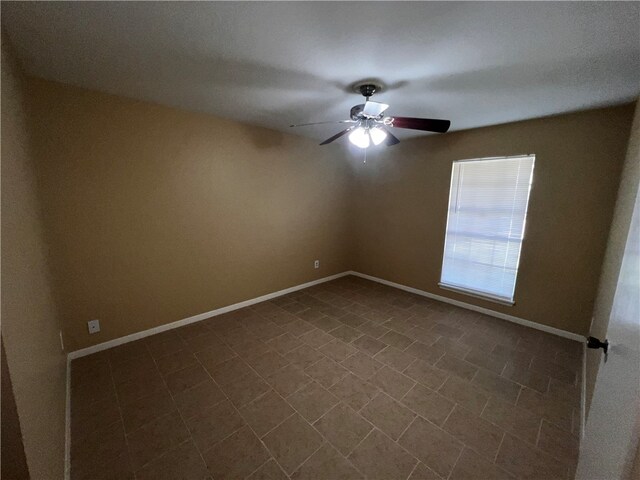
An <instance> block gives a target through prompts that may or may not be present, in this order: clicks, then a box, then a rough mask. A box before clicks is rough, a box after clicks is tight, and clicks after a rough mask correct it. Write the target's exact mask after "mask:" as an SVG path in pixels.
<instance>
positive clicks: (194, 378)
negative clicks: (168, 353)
mask: <svg viewBox="0 0 640 480" xmlns="http://www.w3.org/2000/svg"><path fill="white" fill-rule="evenodd" d="M208 379H209V374H208V373H207V371H206V370H205V369H204V368H203V367H202V365H200V364H199V363H197V364H195V365H191V366H190V367H186V368H183V369H182V370H178V371H176V372H173V373H170V374H168V375H167V376H165V381H166V382H167V387H169V390H170V391H171V393H172V394H173V395H177V394H179V393H180V392H184V391H185V390H188V389H189V388H191V387H195V386H196V385H198V384H199V383H202V382H204V381H205V380H208Z"/></svg>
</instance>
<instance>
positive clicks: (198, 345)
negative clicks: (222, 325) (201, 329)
mask: <svg viewBox="0 0 640 480" xmlns="http://www.w3.org/2000/svg"><path fill="white" fill-rule="evenodd" d="M184 343H185V344H186V349H187V350H190V351H191V352H193V353H198V352H201V351H203V350H209V349H213V348H222V347H224V346H225V345H224V343H223V342H222V340H221V339H220V338H219V337H218V336H217V335H216V334H215V333H213V332H209V333H205V334H204V335H199V336H196V337H191V338H187V339H185V340H184Z"/></svg>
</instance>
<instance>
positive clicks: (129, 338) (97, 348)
mask: <svg viewBox="0 0 640 480" xmlns="http://www.w3.org/2000/svg"><path fill="white" fill-rule="evenodd" d="M350 273H352V272H349V271H347V272H342V273H338V274H336V275H331V276H329V277H324V278H320V279H318V280H313V281H311V282H307V283H302V284H300V285H296V286H294V287H289V288H285V289H284V290H278V291H277V292H273V293H268V294H266V295H262V296H260V297H256V298H252V299H250V300H245V301H243V302H239V303H234V304H233V305H228V306H226V307H222V308H217V309H215V310H211V311H209V312H204V313H200V314H198V315H194V316H193V317H189V318H184V319H182V320H177V321H175V322H171V323H166V324H164V325H160V326H158V327H154V328H150V329H148V330H143V331H141V332H136V333H132V334H131V335H126V336H124V337H120V338H114V339H113V340H109V341H107V342H103V343H99V344H97V345H92V346H91V347H87V348H83V349H81V350H75V351H73V352H69V355H68V358H69V360H73V359H75V358H80V357H85V356H87V355H91V354H92V353H97V352H101V351H102V350H107V349H109V348H113V347H117V346H118V345H122V344H124V343H129V342H133V341H134V340H139V339H141V338H145V337H150V336H151V335H155V334H156V333H160V332H164V331H166V330H173V329H174V328H178V327H183V326H185V325H189V324H191V323H195V322H200V321H202V320H206V319H207V318H211V317H215V316H217V315H222V314H223V313H228V312H232V311H234V310H238V309H240V308H244V307H248V306H250V305H255V304H256V303H260V302H264V301H267V300H271V299H273V298H277V297H281V296H282V295H286V294H287V293H291V292H296V291H298V290H302V289H305V288H309V287H312V286H314V285H318V284H320V283H324V282H329V281H331V280H335V279H336V278H340V277H344V276H346V275H349V274H350Z"/></svg>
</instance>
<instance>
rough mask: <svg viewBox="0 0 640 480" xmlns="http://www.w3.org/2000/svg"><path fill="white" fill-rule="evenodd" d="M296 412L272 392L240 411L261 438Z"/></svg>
mask: <svg viewBox="0 0 640 480" xmlns="http://www.w3.org/2000/svg"><path fill="white" fill-rule="evenodd" d="M294 413H295V411H294V410H293V408H291V406H290V405H289V404H288V403H287V402H285V401H284V400H283V399H282V397H281V396H280V395H278V394H277V393H276V392H274V391H271V392H269V393H266V394H265V395H263V396H262V397H260V398H258V399H256V400H254V401H253V402H252V403H250V404H248V405H245V406H244V407H242V408H241V409H240V414H241V415H242V417H243V418H244V419H245V420H246V422H247V423H248V424H249V425H250V426H251V428H252V429H253V431H254V432H256V433H257V434H258V436H259V437H262V436H264V435H265V434H266V433H267V432H269V431H270V430H271V429H273V428H274V427H276V426H277V425H278V424H280V423H282V422H284V421H285V420H286V419H287V418H288V417H290V416H291V415H293V414H294Z"/></svg>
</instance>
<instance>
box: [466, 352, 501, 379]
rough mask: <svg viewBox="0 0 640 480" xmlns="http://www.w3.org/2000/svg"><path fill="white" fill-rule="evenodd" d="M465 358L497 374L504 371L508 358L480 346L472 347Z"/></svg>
mask: <svg viewBox="0 0 640 480" xmlns="http://www.w3.org/2000/svg"><path fill="white" fill-rule="evenodd" d="M464 359H465V360H466V361H467V362H469V363H472V364H473V365H476V366H478V367H482V368H483V369H486V370H489V371H491V372H493V373H495V374H497V375H500V374H501V373H502V370H504V367H505V365H506V364H507V361H506V359H504V358H502V357H500V356H498V355H493V354H491V353H490V352H487V351H485V350H480V349H478V348H472V349H471V350H470V351H469V353H467V355H465V357H464Z"/></svg>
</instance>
